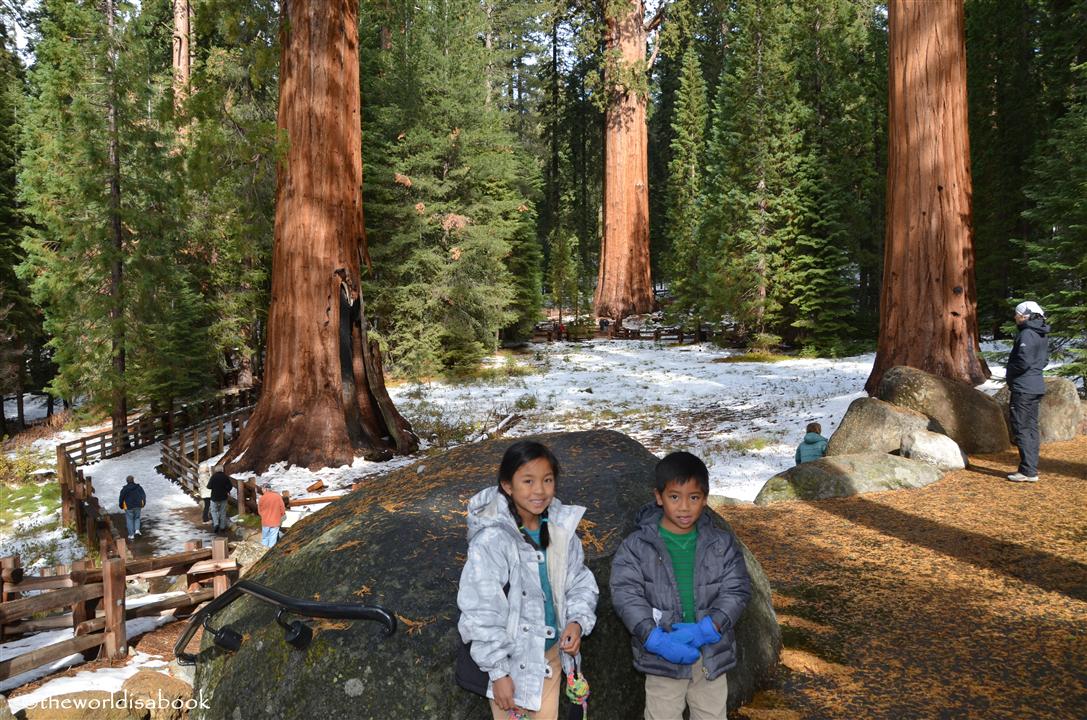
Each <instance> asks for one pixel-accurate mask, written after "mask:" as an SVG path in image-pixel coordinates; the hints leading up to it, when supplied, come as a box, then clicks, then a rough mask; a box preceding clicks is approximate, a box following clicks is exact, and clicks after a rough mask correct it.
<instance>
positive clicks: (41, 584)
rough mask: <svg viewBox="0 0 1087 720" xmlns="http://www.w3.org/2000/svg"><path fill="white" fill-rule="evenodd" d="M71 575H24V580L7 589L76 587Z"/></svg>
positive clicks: (27, 589)
mask: <svg viewBox="0 0 1087 720" xmlns="http://www.w3.org/2000/svg"><path fill="white" fill-rule="evenodd" d="M75 586H76V583H74V582H72V577H71V575H67V574H65V575H56V576H54V577H24V578H23V580H22V582H19V583H13V584H12V585H10V586H8V585H5V589H6V590H8V591H16V592H27V591H29V590H55V589H56V588H69V587H75Z"/></svg>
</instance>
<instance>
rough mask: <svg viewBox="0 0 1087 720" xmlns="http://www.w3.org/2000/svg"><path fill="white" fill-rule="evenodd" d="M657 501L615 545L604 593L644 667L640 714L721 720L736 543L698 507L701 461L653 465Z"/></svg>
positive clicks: (742, 582) (649, 719) (740, 583)
mask: <svg viewBox="0 0 1087 720" xmlns="http://www.w3.org/2000/svg"><path fill="white" fill-rule="evenodd" d="M654 474H655V476H656V488H655V495H656V502H655V503H649V504H647V505H646V506H645V507H643V508H642V509H641V510H640V511H639V512H638V517H637V519H636V522H637V524H638V529H637V530H635V531H634V532H633V533H631V534H630V535H629V536H628V537H627V538H626V539H625V540H624V541H623V544H622V545H621V546H620V547H619V550H618V551H617V552H616V553H615V559H614V560H613V561H612V565H611V599H612V603H613V604H614V605H615V611H616V612H617V613H618V614H619V617H620V618H621V619H622V621H623V624H624V625H626V627H627V630H629V631H630V634H631V646H632V648H633V650H634V667H635V668H637V669H638V670H640V671H641V672H644V673H645V674H646V677H645V719H646V720H675V719H676V718H679V717H682V715H683V708H684V707H685V706H687V707H690V711H691V714H690V717H691V720H725V712H726V705H727V701H728V681H727V679H726V677H725V673H726V672H727V671H728V670H730V669H732V668H733V667H734V666H735V665H736V634H735V627H736V622H737V621H738V620H739V619H740V615H741V614H742V613H743V611H744V607H746V606H747V601H748V600H749V599H750V597H751V580H750V578H749V577H748V574H747V565H746V564H745V563H744V557H743V553H742V552H741V550H740V543H739V541H738V540H737V539H736V537H735V536H734V535H733V534H732V533H731V532H729V531H727V530H723V529H721V528H719V527H717V526H716V525H714V523H713V521H712V520H711V519H710V516H709V515H707V514H705V513H704V512H703V511H704V509H705V507H706V500H707V497H708V495H709V489H710V487H709V471H708V470H707V469H706V465H705V463H703V462H702V461H701V460H699V459H698V458H697V457H695V456H694V455H692V454H691V453H687V452H675V453H672V454H670V455H668V456H667V457H665V458H664V459H663V460H661V461H660V462H659V463H657V467H656V470H655V473H654Z"/></svg>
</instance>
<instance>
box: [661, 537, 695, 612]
mask: <svg viewBox="0 0 1087 720" xmlns="http://www.w3.org/2000/svg"><path fill="white" fill-rule="evenodd" d="M660 534H661V539H663V540H664V546H665V547H666V548H668V555H669V556H670V557H671V558H672V572H673V573H675V576H676V589H677V590H679V600H680V602H681V603H683V622H689V623H693V622H694V621H695V607H694V551H695V546H696V545H698V528H697V527H695V528H693V529H692V530H691V532H689V533H685V534H683V535H677V534H676V533H673V532H669V531H667V530H665V529H664V528H663V527H661V528H660Z"/></svg>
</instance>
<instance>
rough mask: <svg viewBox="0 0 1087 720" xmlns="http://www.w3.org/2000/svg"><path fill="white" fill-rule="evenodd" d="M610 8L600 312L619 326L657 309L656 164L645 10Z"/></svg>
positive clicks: (637, 5)
mask: <svg viewBox="0 0 1087 720" xmlns="http://www.w3.org/2000/svg"><path fill="white" fill-rule="evenodd" d="M616 4H617V3H606V5H607V6H608V8H607V10H606V11H605V20H606V22H607V35H606V41H605V44H606V47H607V55H606V57H605V60H604V81H605V85H606V87H607V94H608V98H607V109H606V111H605V135H604V235H603V238H602V241H601V246H600V274H599V278H598V280H597V284H596V298H595V301H594V307H595V310H596V314H597V315H601V316H604V317H610V318H615V319H616V320H619V319H622V318H623V317H625V316H627V315H631V314H635V313H644V312H648V311H649V310H650V309H651V308H652V306H653V285H652V282H651V281H650V276H649V163H648V156H647V154H646V152H647V148H648V139H647V128H646V124H645V113H646V102H647V93H646V91H645V70H646V60H645V37H646V31H647V28H646V27H645V26H644V25H643V21H644V18H645V5H644V3H643V2H642V0H630V2H628V3H625V4H619V5H621V9H619V10H617V11H613V10H612V8H611V7H610V6H612V5H616Z"/></svg>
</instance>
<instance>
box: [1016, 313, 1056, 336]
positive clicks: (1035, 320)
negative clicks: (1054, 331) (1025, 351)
mask: <svg viewBox="0 0 1087 720" xmlns="http://www.w3.org/2000/svg"><path fill="white" fill-rule="evenodd" d="M1019 330H1020V331H1023V330H1033V331H1034V332H1036V333H1038V334H1039V335H1045V334H1047V333H1048V332H1049V325H1047V324H1046V321H1045V318H1040V317H1032V318H1031V319H1030V320H1027V321H1026V322H1025V323H1023V324H1022V325H1020V326H1019Z"/></svg>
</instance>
